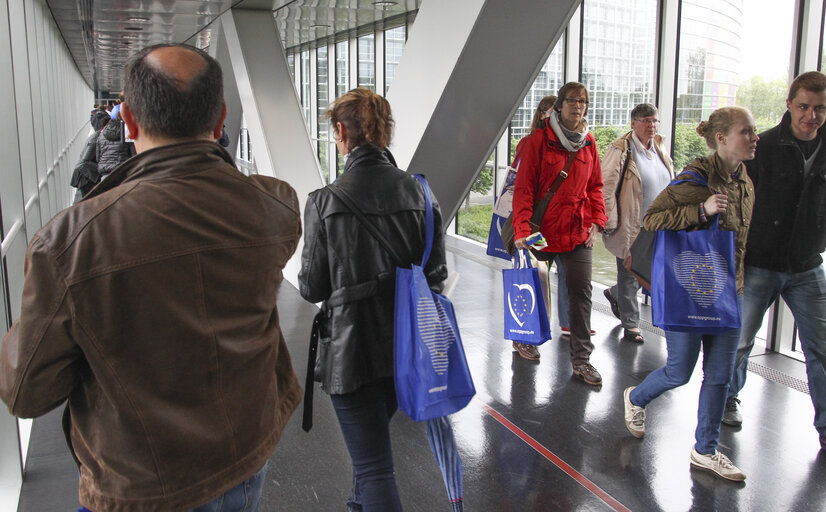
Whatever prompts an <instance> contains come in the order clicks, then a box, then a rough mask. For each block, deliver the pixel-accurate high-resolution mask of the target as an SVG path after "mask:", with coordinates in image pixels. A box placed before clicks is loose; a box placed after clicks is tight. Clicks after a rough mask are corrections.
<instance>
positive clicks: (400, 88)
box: [387, 0, 581, 225]
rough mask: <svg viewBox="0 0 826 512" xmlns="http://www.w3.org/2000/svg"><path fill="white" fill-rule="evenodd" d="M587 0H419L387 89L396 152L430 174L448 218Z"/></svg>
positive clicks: (411, 167)
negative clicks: (418, 7) (419, 2)
mask: <svg viewBox="0 0 826 512" xmlns="http://www.w3.org/2000/svg"><path fill="white" fill-rule="evenodd" d="M580 2H581V0H554V1H553V2H537V1H536V0H509V1H503V0H454V1H451V2H434V1H431V2H423V3H422V7H421V9H420V10H419V13H418V15H417V16H416V23H414V24H413V27H412V28H411V31H410V36H409V37H408V40H407V45H406V46H405V50H404V54H403V55H402V60H401V62H400V64H399V67H398V68H397V70H396V75H395V78H394V79H393V84H392V86H391V87H390V91H389V93H388V96H387V98H388V100H389V101H390V105H391V106H392V108H393V115H394V117H395V120H396V134H395V137H394V143H393V146H392V150H393V153H394V155H395V156H396V159H397V162H398V163H399V166H400V167H401V168H403V169H407V170H408V171H410V172H421V173H424V174H425V175H426V176H427V177H428V181H429V182H430V184H431V186H432V188H433V190H434V193H435V194H436V196H437V197H438V198H439V202H440V204H441V207H442V212H443V215H442V218H443V219H444V220H445V225H446V224H447V223H449V222H450V221H451V219H452V218H453V216H454V215H455V214H456V211H457V210H458V208H459V205H460V203H461V202H462V200H463V199H464V197H465V196H466V195H467V193H468V191H469V190H470V187H471V185H472V183H473V181H474V179H475V178H476V176H477V174H478V173H479V171H480V169H481V168H482V166H483V165H484V163H485V162H486V161H487V159H488V157H489V156H490V154H491V152H492V151H493V148H494V146H495V145H496V142H497V140H498V139H499V138H500V137H501V134H502V132H503V131H504V129H505V128H506V127H507V125H508V123H509V121H510V119H511V117H512V116H513V114H514V112H515V111H516V109H517V107H518V105H519V103H520V101H521V100H522V98H523V97H524V96H525V94H526V93H527V92H528V90H529V89H530V86H531V84H532V83H533V81H534V79H535V78H536V75H537V74H538V73H539V70H540V69H541V68H542V65H543V64H544V63H545V61H546V60H547V58H548V55H550V53H551V51H552V50H553V47H554V45H555V44H556V42H557V40H558V39H559V38H560V37H561V36H562V33H563V31H564V29H565V26H566V25H567V24H568V21H569V20H570V18H571V16H572V15H573V13H574V11H575V10H576V8H577V7H578V6H579V5H580Z"/></svg>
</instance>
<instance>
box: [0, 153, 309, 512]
mask: <svg viewBox="0 0 826 512" xmlns="http://www.w3.org/2000/svg"><path fill="white" fill-rule="evenodd" d="M300 235H301V224H300V218H299V205H298V200H297V198H296V195H295V191H294V190H293V189H292V188H291V187H290V186H289V185H288V184H286V183H284V182H282V181H279V180H276V179H273V178H267V177H259V176H254V177H246V176H244V175H243V174H241V173H240V172H238V171H237V170H236V169H235V167H234V165H233V164H232V159H231V157H230V156H229V154H228V153H227V152H226V151H224V149H223V148H221V147H219V146H218V145H217V144H215V143H212V142H209V141H193V142H185V143H180V144H174V145H170V146H164V147H160V148H156V149H152V150H149V151H146V152H144V153H141V154H140V155H138V156H137V157H135V158H132V159H131V160H129V161H128V162H126V163H125V164H124V165H122V166H120V167H119V168H118V169H116V170H115V171H114V172H113V173H112V174H111V175H110V176H109V178H107V179H106V180H104V181H103V182H102V183H101V184H100V185H99V186H97V187H95V188H94V189H93V190H92V191H91V192H90V193H89V195H88V196H87V197H86V198H84V200H83V201H81V202H80V203H78V204H76V205H75V206H73V207H71V208H68V209H66V210H64V211H63V212H61V213H59V214H58V215H57V216H56V217H55V218H54V219H52V221H51V222H49V223H48V224H47V225H46V226H45V227H43V229H41V230H40V231H39V232H38V233H37V234H36V235H35V236H34V238H33V239H32V240H31V243H30V244H29V249H28V253H27V256H26V282H25V285H24V289H23V298H22V301H23V302H22V311H21V316H20V319H19V320H18V321H17V322H15V324H14V326H13V327H12V329H11V330H10V331H9V333H8V334H7V335H6V337H5V338H4V339H3V346H2V353H1V354H0V397H1V398H2V399H3V401H4V402H6V404H7V405H8V407H9V410H10V411H11V413H12V414H14V415H16V416H21V417H34V416H39V415H42V414H44V413H46V412H48V411H49V410H51V409H54V408H55V407H57V406H59V405H60V404H61V403H63V401H64V400H66V399H67V398H68V404H69V411H70V413H71V414H70V419H71V427H70V437H71V444H72V447H73V452H74V455H75V456H76V458H77V459H78V461H79V463H80V484H79V489H80V491H79V493H80V503H81V504H83V505H84V506H86V507H88V508H90V509H91V510H94V511H95V512H101V511H127V510H128V511H148V510H165V511H166V510H184V509H190V508H192V507H195V506H198V505H201V504H203V503H206V502H208V501H210V500H212V499H214V498H215V497H217V496H219V495H221V494H223V493H224V492H226V491H227V490H229V489H230V488H232V487H233V486H235V485H237V484H238V483H239V482H241V481H243V480H245V479H246V478H249V477H250V476H251V475H252V474H253V473H255V472H256V471H257V470H258V469H259V468H260V467H261V466H262V465H263V464H264V462H266V460H267V459H268V458H269V457H270V455H271V453H272V450H273V448H274V447H275V445H276V443H277V442H278V440H279V438H280V435H281V431H282V430H283V428H284V426H285V424H286V423H287V420H288V419H289V417H290V415H291V414H292V412H293V410H294V409H295V407H296V405H297V404H298V402H299V400H300V397H301V388H300V386H299V384H298V381H297V379H296V376H295V373H294V372H293V368H292V364H291V361H290V355H289V353H288V351H287V347H286V345H285V342H284V338H283V336H282V333H281V329H280V327H279V323H278V311H277V309H276V296H277V294H278V289H279V286H280V284H281V281H282V275H281V269H282V268H283V266H284V264H285V263H286V262H287V260H288V259H289V258H290V256H291V255H292V254H293V252H294V251H295V248H296V244H297V242H298V239H299V237H300Z"/></svg>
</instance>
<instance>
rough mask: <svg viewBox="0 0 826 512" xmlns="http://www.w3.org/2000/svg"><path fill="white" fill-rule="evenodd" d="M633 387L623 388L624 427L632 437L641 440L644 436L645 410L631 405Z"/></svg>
mask: <svg viewBox="0 0 826 512" xmlns="http://www.w3.org/2000/svg"><path fill="white" fill-rule="evenodd" d="M635 387H636V386H631V387H630V388H625V392H623V394H622V396H623V399H624V401H625V426H626V427H628V431H629V432H631V435H632V436H634V437H636V438H637V439H642V437H643V436H644V435H645V409H644V408H643V407H640V406H638V405H634V404H632V403H631V390H632V389H634V388H635Z"/></svg>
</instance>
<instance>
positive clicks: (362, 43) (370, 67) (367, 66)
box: [358, 34, 376, 91]
mask: <svg viewBox="0 0 826 512" xmlns="http://www.w3.org/2000/svg"><path fill="white" fill-rule="evenodd" d="M358 58H359V61H358V86H359V87H366V88H368V89H370V90H371V91H375V90H376V37H375V36H374V35H373V34H368V35H366V36H362V37H359V38H358Z"/></svg>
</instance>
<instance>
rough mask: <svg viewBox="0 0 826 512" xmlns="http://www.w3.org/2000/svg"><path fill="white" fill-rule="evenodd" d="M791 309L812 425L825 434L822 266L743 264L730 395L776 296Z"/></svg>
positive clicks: (739, 384)
mask: <svg viewBox="0 0 826 512" xmlns="http://www.w3.org/2000/svg"><path fill="white" fill-rule="evenodd" d="M778 295H779V296H781V297H783V300H784V301H786V304H788V306H789V309H791V310H792V314H793V315H794V319H795V322H796V323H797V336H798V338H799V339H800V345H801V347H802V348H803V355H805V356H806V375H807V376H808V378H809V394H810V396H811V397H812V404H814V407H815V422H814V425H815V428H816V429H817V431H818V432H819V433H820V435H821V436H826V371H824V366H823V365H824V364H825V363H824V361H826V357H825V356H824V354H826V277H824V272H823V266H819V267H816V268H813V269H811V270H807V271H805V272H797V273H794V274H790V273H786V272H774V271H771V270H766V269H762V268H758V267H751V266H747V267H746V295H745V299H744V300H743V327H742V332H741V336H740V345H739V346H738V347H737V360H736V362H735V368H734V375H733V376H732V378H731V385H730V386H729V396H736V395H737V393H739V392H740V390H741V389H743V386H745V384H746V370H748V366H749V354H750V353H751V349H752V347H754V336H755V334H757V331H758V330H759V329H760V326H761V325H762V324H763V316H764V315H765V314H766V310H767V309H769V307H770V306H771V305H772V304H773V303H774V301H775V299H777V296H778Z"/></svg>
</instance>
